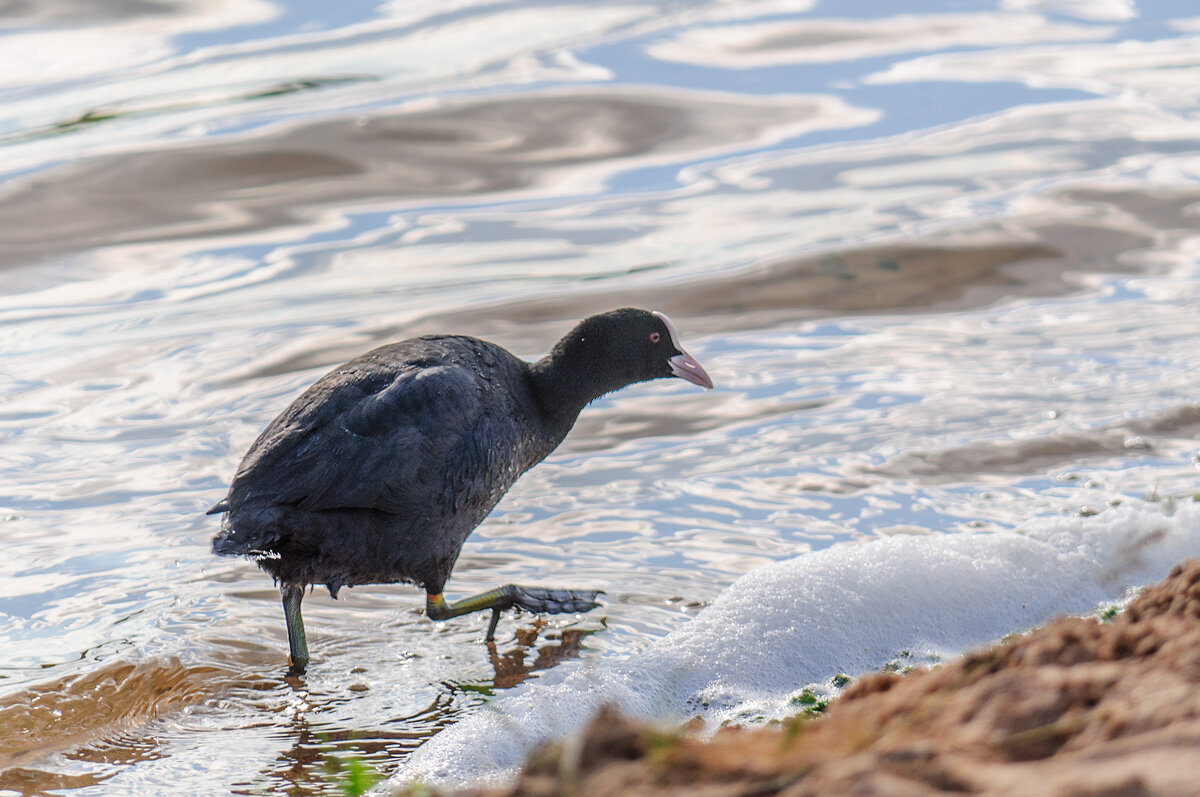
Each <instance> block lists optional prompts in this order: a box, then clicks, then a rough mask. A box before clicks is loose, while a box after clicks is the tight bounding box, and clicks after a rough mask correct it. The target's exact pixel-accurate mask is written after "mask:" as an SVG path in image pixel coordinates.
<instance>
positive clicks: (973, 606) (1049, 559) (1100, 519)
mask: <svg viewBox="0 0 1200 797" xmlns="http://www.w3.org/2000/svg"><path fill="white" fill-rule="evenodd" d="M1198 555H1200V504H1196V503H1192V502H1186V503H1182V504H1180V505H1179V508H1178V510H1177V511H1175V512H1174V513H1173V514H1170V513H1169V509H1168V508H1164V507H1162V506H1160V505H1157V504H1143V503H1140V502H1132V501H1127V502H1126V503H1125V504H1124V505H1122V506H1120V507H1116V508H1111V509H1108V510H1106V511H1104V512H1102V513H1100V514H1098V515H1095V516H1093V517H1087V518H1081V517H1050V518H1041V519H1037V520H1034V521H1031V522H1029V523H1027V524H1025V525H1024V526H1023V527H1022V528H1021V529H1020V530H1019V531H1017V532H1008V533H996V534H984V533H978V534H950V535H927V536H896V537H887V538H882V539H879V540H875V541H871V542H868V543H862V544H858V545H845V546H839V547H834V548H830V549H826V550H823V551H818V552H816V553H812V554H808V555H805V556H801V557H798V558H795V559H791V560H788V561H784V562H779V563H776V564H772V565H768V566H766V567H762V568H759V569H757V570H754V571H752V572H750V573H747V574H746V575H745V576H743V577H741V578H740V579H738V580H737V581H736V582H735V583H734V584H732V585H731V586H730V587H729V588H728V589H727V590H726V591H725V592H723V593H722V594H721V595H720V596H719V597H718V598H717V600H716V601H715V602H714V603H713V604H712V605H711V606H710V607H708V608H707V609H705V610H704V611H702V612H701V613H700V614H698V615H697V616H696V617H695V619H693V620H692V621H691V622H690V623H688V624H687V625H685V626H683V627H681V628H679V629H677V630H676V631H674V632H673V633H671V634H669V635H668V636H666V637H664V638H663V639H661V640H659V641H658V642H657V643H655V644H654V645H653V646H652V647H651V648H650V649H649V650H647V651H645V652H644V653H641V654H638V655H636V656H633V657H631V658H627V659H624V660H619V661H613V662H603V663H601V664H600V665H590V666H589V665H586V664H582V663H572V664H569V665H564V666H561V667H559V668H557V669H556V670H554V671H552V672H550V673H548V674H546V675H544V676H543V677H541V678H539V679H538V680H536V681H532V682H530V683H528V684H526V685H524V686H522V687H519V688H517V689H514V690H512V691H511V692H507V693H505V694H502V695H500V696H499V697H498V698H496V700H494V701H493V702H492V703H490V704H488V705H487V706H485V707H483V708H482V709H480V710H479V711H477V712H476V713H475V714H473V715H472V716H469V717H467V718H465V719H463V720H462V721H460V722H459V723H457V724H456V725H454V726H452V727H450V728H448V729H447V730H445V731H443V732H442V733H440V734H438V735H437V736H435V737H434V738H432V739H431V740H430V741H429V742H427V743H426V744H425V745H423V746H422V747H421V748H419V749H418V750H417V751H416V752H415V753H414V754H413V755H412V756H411V757H410V758H409V760H408V761H407V762H406V763H405V765H404V766H403V767H402V768H401V769H400V770H399V771H398V772H397V773H396V775H395V776H394V777H393V779H392V781H391V782H392V784H394V785H398V784H401V783H406V782H408V781H410V780H412V779H413V778H420V779H421V780H422V781H424V782H425V783H428V784H431V785H440V786H461V785H465V784H467V783H485V784H491V785H495V784H498V783H501V782H504V781H505V780H507V779H508V778H510V777H511V775H512V774H513V773H514V772H515V770H516V768H517V767H518V766H519V765H520V763H521V762H522V760H523V759H524V756H525V754H526V753H527V751H528V750H529V749H531V748H532V747H533V746H535V745H536V744H538V743H540V742H542V741H544V740H546V739H549V738H556V737H563V736H566V735H568V734H570V733H571V732H572V731H576V730H578V729H579V728H580V727H581V726H582V725H583V724H584V723H585V722H586V721H587V720H588V718H589V717H590V716H591V714H592V713H593V712H594V711H595V710H596V709H597V708H598V707H599V706H600V705H601V704H602V703H615V704H617V705H618V706H620V707H621V708H622V709H623V710H624V711H625V712H627V713H629V714H631V715H633V716H636V717H641V718H645V719H653V720H661V721H667V722H679V721H682V720H684V719H687V718H689V717H692V716H695V715H697V714H700V715H703V716H705V717H706V718H708V719H711V720H720V719H722V718H724V717H727V716H730V715H732V714H734V713H736V712H737V711H738V710H739V707H744V706H746V705H756V704H757V705H761V704H764V703H767V704H770V703H775V704H779V705H785V704H786V701H787V698H788V697H789V696H790V695H792V694H794V693H795V691H796V690H797V689H799V688H800V687H802V686H803V685H805V684H808V683H812V682H820V681H824V680H826V679H828V678H830V677H831V676H833V675H834V674H836V673H839V672H843V673H848V674H851V675H856V674H860V673H863V672H866V671H870V670H874V669H878V668H879V667H880V666H882V665H883V664H884V663H886V662H887V661H888V660H890V659H892V658H894V657H895V656H896V655H897V653H899V652H900V651H901V650H904V649H909V650H920V651H931V652H933V653H935V654H940V655H943V656H949V655H955V654H957V653H959V652H962V651H964V650H966V649H969V648H971V647H975V646H978V645H982V644H984V643H987V642H989V641H992V640H995V639H998V638H999V637H1001V636H1003V635H1005V634H1007V633H1009V632H1012V631H1019V630H1025V629H1028V628H1030V627H1032V626H1035V625H1038V624H1041V623H1045V622H1046V621H1048V620H1050V619H1051V618H1053V617H1054V616H1056V615H1062V614H1083V613H1086V612H1088V611H1090V610H1092V609H1093V608H1094V607H1096V606H1097V605H1098V604H1100V603H1103V602H1105V601H1111V600H1114V599H1116V598H1119V597H1121V596H1122V594H1123V593H1124V592H1125V591H1126V590H1127V589H1128V588H1129V587H1130V586H1135V585H1140V584H1146V583H1149V582H1151V581H1154V580H1157V579H1159V578H1161V577H1163V576H1165V575H1166V573H1167V572H1168V571H1169V570H1170V567H1171V565H1173V564H1175V563H1176V562H1179V561H1182V560H1183V559H1186V558H1188V557H1193V556H1198Z"/></svg>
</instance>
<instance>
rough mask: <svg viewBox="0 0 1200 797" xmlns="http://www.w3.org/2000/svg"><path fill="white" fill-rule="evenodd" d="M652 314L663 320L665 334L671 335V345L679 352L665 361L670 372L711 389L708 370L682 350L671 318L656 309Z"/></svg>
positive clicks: (711, 384)
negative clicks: (668, 364)
mask: <svg viewBox="0 0 1200 797" xmlns="http://www.w3.org/2000/svg"><path fill="white" fill-rule="evenodd" d="M653 315H656V316H658V318H659V320H660V321H662V322H663V326H665V327H666V328H667V334H669V335H670V336H671V345H672V346H674V347H675V351H677V352H679V354H676V355H675V356H674V357H672V358H671V359H670V360H668V361H667V362H669V363H670V364H671V373H673V374H675V376H677V377H679V378H680V379H686V380H687V381H689V382H691V383H692V384H693V385H699V386H700V387H702V388H704V389H705V390H712V389H713V381H712V379H711V378H710V377H709V375H708V372H707V371H705V370H704V366H703V365H701V364H700V363H698V362H697V361H696V358H695V357H693V356H692V355H690V354H688V353H687V352H686V351H684V350H683V344H681V343H680V342H679V335H678V333H676V332H675V325H674V324H673V323H671V319H669V318H667V316H666V314H664V313H660V312H658V311H657V310H655V311H654V312H653Z"/></svg>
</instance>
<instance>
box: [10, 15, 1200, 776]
mask: <svg viewBox="0 0 1200 797" xmlns="http://www.w3.org/2000/svg"><path fill="white" fill-rule="evenodd" d="M844 5H845V7H843V6H842V5H841V4H834V3H829V2H827V3H815V2H803V0H797V1H794V2H781V1H780V0H757V1H755V2H741V3H725V2H715V1H714V2H702V1H700V0H696V1H695V2H659V3H652V2H646V3H641V4H636V5H633V4H631V5H616V4H572V3H566V2H563V3H558V4H539V3H505V2H483V1H482V0H479V1H478V2H472V1H471V0H461V1H460V2H444V1H443V2H438V3H431V2H413V1H412V0H407V1H406V2H351V3H339V4H319V3H301V2H292V3H290V4H277V3H270V2H266V1H265V0H242V1H241V2H236V3H235V2H221V0H146V1H145V2H143V1H142V0H129V2H120V3H104V4H95V3H85V2H78V1H77V0H38V2H37V3H33V2H20V1H19V0H17V1H15V2H0V42H2V46H0V67H3V68H0V98H2V99H3V102H2V103H0V155H2V157H0V174H2V175H3V182H2V184H0V231H2V234H0V280H2V281H3V283H2V284H3V285H4V286H5V289H4V290H3V291H2V296H0V395H2V396H3V403H2V404H0V468H2V471H0V472H2V473H3V476H4V481H3V483H2V485H0V540H2V541H3V543H4V546H5V549H6V551H7V553H8V556H6V557H5V559H4V561H3V562H0V590H2V591H0V787H3V788H5V789H9V790H12V791H13V792H16V793H30V794H33V793H41V792H45V791H49V790H63V791H69V792H72V793H77V794H81V795H82V794H90V793H95V794H107V793H135V794H159V793H162V790H163V789H164V788H167V787H169V788H171V789H173V790H176V791H178V792H180V793H183V792H187V793H225V792H229V791H242V792H248V793H255V794H261V793H306V794H308V793H312V794H319V793H336V788H335V786H336V780H337V776H335V775H333V774H331V773H330V772H329V771H328V770H329V767H330V760H331V759H337V758H339V757H344V756H347V755H355V756H358V757H359V758H361V759H363V760H364V761H366V762H367V763H368V764H370V765H371V766H372V767H375V768H377V769H378V770H379V771H380V772H383V773H386V772H389V771H391V770H392V769H394V768H395V767H396V766H397V765H398V763H399V762H400V761H401V760H403V758H404V756H405V755H406V754H407V753H408V752H409V751H411V750H412V749H413V748H414V747H416V746H417V745H419V744H420V743H421V742H422V741H423V740H425V739H427V738H428V737H429V736H430V735H432V734H434V733H436V732H437V731H438V730H439V729H441V728H442V727H445V726H446V725H447V724H448V723H451V722H453V721H454V720H455V719H456V718H458V717H461V716H462V715H463V714H464V713H466V712H471V711H473V710H475V709H477V708H478V707H479V706H480V705H481V704H483V703H485V702H486V701H487V700H488V698H489V695H490V694H492V693H494V691H495V690H497V689H505V688H508V687H510V686H512V685H514V684H516V683H519V682H520V681H521V680H523V679H525V678H527V677H530V675H532V674H535V673H536V672H537V671H538V670H542V669H545V668H548V667H552V666H554V665H555V664H556V663H558V662H559V661H561V660H563V659H570V658H576V657H583V658H584V659H586V660H595V661H599V660H602V659H604V658H606V657H612V656H615V655H619V654H624V653H630V652H634V651H637V650H640V649H643V648H645V647H646V646H647V645H648V644H650V643H651V642H652V641H653V640H654V639H657V638H660V637H662V636H663V635H664V634H665V633H666V632H668V631H670V630H672V629H674V628H676V627H678V626H679V625H681V624H682V623H683V622H685V621H686V620H687V619H688V617H689V616H691V615H693V614H694V613H695V612H696V611H697V610H698V608H700V607H702V606H704V605H705V604H707V603H708V602H709V601H711V600H712V599H713V598H714V597H715V596H716V595H717V594H719V593H720V592H721V590H722V589H723V588H724V587H725V586H726V585H728V584H729V583H730V582H732V581H733V580H734V579H735V578H736V577H737V576H738V575H740V574H742V573H744V572H746V571H747V570H749V569H751V568H753V567H755V566H757V565H760V564H763V563H765V562H771V561H776V560H779V559H783V558H786V557H788V556H793V555H795V554H798V553H802V552H804V551H806V550H814V549H820V548H825V547H828V546H831V545H834V544H837V543H841V542H847V541H852V540H855V539H859V538H868V537H873V536H878V535H886V534H906V533H955V532H956V531H960V530H963V529H967V528H973V529H974V528H983V529H1007V528H1011V527H1013V526H1014V525H1016V524H1017V523H1018V522H1020V521H1021V520H1022V519H1024V518H1028V517H1031V516H1034V515H1041V514H1047V513H1055V512H1066V513H1071V512H1083V513H1090V512H1094V511H1102V510H1103V509H1104V506H1103V502H1100V504H1099V505H1096V499H1095V496H1097V495H1111V496H1118V495H1122V494H1123V495H1135V496H1152V497H1155V496H1157V497H1161V498H1168V499H1173V498H1175V497H1178V496H1190V495H1191V494H1192V493H1194V492H1195V491H1196V489H1197V484H1196V463H1197V459H1198V448H1197V442H1196V440H1197V437H1198V435H1200V391H1198V389H1197V386H1198V384H1200V379H1198V378H1197V374H1200V347H1198V346H1197V345H1196V340H1197V339H1198V333H1200V315H1198V314H1197V312H1196V308H1197V306H1198V300H1200V269H1198V268H1197V252H1198V250H1200V236H1198V235H1197V233H1196V229H1197V226H1198V224H1200V181H1198V179H1197V178H1198V175H1200V145H1198V144H1197V141H1200V114H1198V112H1197V108H1198V107H1200V105H1198V102H1197V101H1198V100H1200V80H1198V79H1197V75H1198V74H1200V16H1197V13H1198V12H1197V11H1196V10H1195V9H1194V8H1192V6H1191V4H1189V3H1186V2H1182V0H1180V1H1179V2H1171V1H1170V0H1162V1H1161V2H1138V3H1135V2H1133V0H1096V1H1095V2H1087V3H1084V2H1073V1H1072V0H1002V1H1001V2H999V3H985V2H967V3H962V2H948V1H947V2H937V1H936V0H931V1H930V2H920V3H917V2H909V3H905V4H902V5H903V8H902V9H897V8H896V6H895V4H890V3H857V4H853V7H851V4H844ZM630 304H633V305H642V306H647V307H653V308H657V309H661V310H663V311H665V312H667V313H669V314H670V315H671V316H672V318H674V319H675V321H676V323H677V325H678V326H679V327H680V330H681V333H682V335H683V337H684V339H685V341H687V342H688V348H689V350H690V351H691V352H692V353H693V354H694V355H696V356H697V357H698V359H700V360H701V361H702V362H703V363H704V364H705V366H706V367H707V368H708V370H709V372H710V373H711V374H712V376H713V378H714V379H715V381H716V382H717V384H718V390H717V391H716V392H715V393H708V394H705V393H701V392H699V391H696V390H694V389H693V388H691V387H689V386H688V385H686V384H683V383H682V382H676V383H672V384H667V383H655V384H650V385H642V386H637V387H634V388H631V389H629V390H626V391H623V392H621V393H619V394H616V395H614V396H610V397H607V398H605V399H603V400H601V401H599V402H597V403H596V404H595V405H594V406H593V407H592V408H590V409H589V410H588V411H586V412H585V414H584V416H583V417H582V418H581V420H580V422H579V424H577V426H576V428H575V430H574V431H573V432H572V435H571V436H570V437H569V438H568V440H567V442H566V443H565V444H564V445H563V447H562V448H561V449H560V450H559V452H558V453H556V454H555V455H553V456H552V457H551V458H550V459H549V460H547V461H546V462H545V463H543V464H542V465H540V466H539V467H538V468H536V469H535V470H534V471H532V472H531V473H530V474H528V475H527V476H526V477H525V478H524V479H523V480H522V481H521V482H519V483H518V484H517V486H516V487H515V488H514V489H513V490H512V492H511V493H510V494H509V495H508V497H507V498H506V499H505V500H504V501H503V502H502V503H501V505H500V506H499V507H498V508H497V510H496V511H495V512H494V513H493V515H492V516H491V517H490V518H489V519H488V520H487V521H486V522H485V523H484V524H483V526H481V527H480V529H479V530H478V531H477V532H476V533H475V535H474V536H473V537H472V538H471V540H470V541H469V542H468V544H467V546H466V548H465V549H464V551H463V555H462V557H461V559H460V561H459V565H458V567H457V569H456V571H455V574H454V578H453V579H452V580H451V582H450V586H449V589H450V591H451V592H452V594H453V595H465V594H469V593H472V592H475V591H479V590H482V589H486V588H489V587H491V586H495V585H497V584H500V583H505V582H508V581H518V582H525V583H540V584H545V585H547V586H565V587H580V588H602V589H604V590H606V591H607V600H606V604H605V606H604V608H603V609H602V610H599V611H596V612H593V613H591V614H589V615H587V616H584V617H580V618H551V620H550V622H548V623H546V624H544V625H543V624H542V623H539V622H534V621H532V620H531V619H530V618H529V617H528V616H524V617H512V616H509V617H506V618H505V619H504V620H503V621H502V623H501V626H500V632H499V634H498V639H499V642H498V644H497V645H496V647H495V648H494V649H491V648H489V647H487V646H485V645H484V644H483V643H482V641H481V640H482V636H483V630H484V623H485V622H486V618H480V617H476V618H470V617H469V618H464V619H460V620H455V621H450V622H447V623H444V624H437V625H435V624H431V623H429V622H428V621H426V620H425V618H424V617H423V616H421V614H420V611H419V610H420V607H421V605H422V596H421V595H420V594H419V592H418V591H417V590H415V589H413V588H410V587H404V586H392V587H359V588H355V589H353V590H347V591H345V592H343V593H342V596H343V597H342V599H341V600H339V601H336V602H334V601H332V600H330V599H329V598H328V596H326V595H322V594H321V593H314V594H313V595H312V596H311V597H309V598H308V599H306V601H305V615H306V618H307V621H308V629H309V635H310V644H311V646H312V652H313V659H314V664H313V666H312V668H311V669H310V672H309V674H308V676H307V677H306V678H305V679H303V680H302V681H297V680H294V679H292V680H285V679H284V678H283V677H282V674H283V664H284V661H285V656H286V640H285V637H284V627H283V622H282V617H281V614H282V613H281V611H280V608H279V605H278V603H279V595H278V592H277V591H276V590H275V589H274V587H273V586H272V584H271V583H270V580H269V579H268V578H267V577H265V576H264V575H263V574H262V573H260V572H259V571H258V569H257V568H255V567H254V566H253V565H252V564H249V563H246V562H240V561H233V560H226V559H216V558H214V557H213V556H211V554H210V553H209V547H208V545H209V538H210V537H211V536H212V534H213V533H215V531H216V525H217V524H216V521H215V519H214V518H211V517H205V516H204V515H203V511H204V509H206V508H207V507H208V506H210V505H211V504H212V503H213V502H215V501H216V500H217V499H219V498H220V497H221V495H222V494H223V492H224V489H225V486H226V485H227V483H228V479H229V478H230V477H231V476H232V474H233V471H234V468H235V467H236V464H237V461H238V459H239V458H240V456H241V454H242V453H243V452H244V450H245V448H246V447H247V446H248V445H249V443H250V442H251V441H252V440H253V438H254V436H255V435H256V434H257V432H258V431H259V429H261V427H262V426H263V425H264V424H265V423H267V422H268V421H269V420H270V419H271V418H272V417H273V416H274V415H275V414H276V413H277V412H278V411H279V410H280V409H282V407H283V406H285V405H286V404H287V402H288V401H289V400H290V399H291V397H293V396H294V395H295V394H296V393H297V392H298V391H299V390H300V389H302V388H303V387H304V386H306V385H307V384H309V383H310V382H312V381H313V380H314V379H315V378H316V377H318V376H319V375H320V374H322V373H323V372H324V371H325V370H327V369H328V368H329V367H331V366H332V365H334V364H336V363H337V362H339V361H340V360H342V359H344V358H346V357H348V356H350V355H352V354H355V353H359V352H361V351H363V350H365V349H367V348H369V347H371V346H373V345H375V344H377V343H380V342H383V341H386V340H393V339H397V338H400V337H405V336H408V335H411V334H419V333H425V332H436V331H453V332H466V333H470V334H478V335H484V336H487V337H489V338H491V339H493V340H496V341H497V342H500V343H502V344H504V345H506V346H508V347H509V348H511V349H512V350H513V351H515V352H518V353H521V354H523V355H527V356H536V355H538V354H540V353H541V352H543V351H544V350H545V349H546V348H547V347H548V346H549V345H550V344H551V343H552V342H553V341H554V340H555V339H556V338H557V336H558V335H560V334H561V333H562V332H563V331H565V330H566V329H567V328H568V327H569V326H570V325H571V324H572V322H573V321H574V320H576V319H577V318H579V317H581V316H583V315H586V314H588V313H590V312H594V311H597V310H602V309H608V308H610V307H614V306H621V305H630ZM1083 488H1086V489H1083ZM1085 502H1088V503H1085ZM714 644H719V640H714ZM882 663H883V662H880V664H882Z"/></svg>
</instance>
